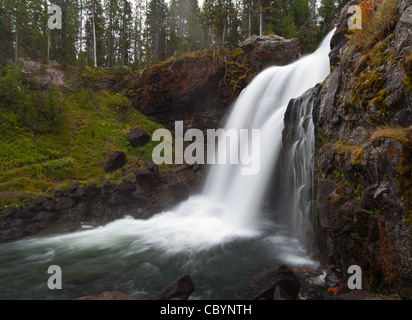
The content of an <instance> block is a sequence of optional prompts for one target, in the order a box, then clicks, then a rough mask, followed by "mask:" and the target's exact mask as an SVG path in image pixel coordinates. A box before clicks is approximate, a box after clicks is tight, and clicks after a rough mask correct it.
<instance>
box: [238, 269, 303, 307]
mask: <svg viewBox="0 0 412 320" xmlns="http://www.w3.org/2000/svg"><path fill="white" fill-rule="evenodd" d="M300 287H301V282H300V280H299V279H298V278H297V277H296V275H295V274H294V273H293V271H292V270H291V269H290V268H289V267H288V266H286V265H280V266H279V267H276V268H272V269H270V270H268V271H264V272H262V273H259V274H258V275H256V276H254V277H253V278H252V280H251V282H250V284H249V286H248V287H247V289H246V291H245V295H244V299H245V300H274V299H275V300H296V299H297V297H298V294H299V290H300Z"/></svg>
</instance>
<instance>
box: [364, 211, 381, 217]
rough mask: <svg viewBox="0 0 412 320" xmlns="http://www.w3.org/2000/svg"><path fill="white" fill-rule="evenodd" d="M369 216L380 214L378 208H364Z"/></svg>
mask: <svg viewBox="0 0 412 320" xmlns="http://www.w3.org/2000/svg"><path fill="white" fill-rule="evenodd" d="M364 211H365V212H366V213H367V214H368V215H369V216H370V217H373V216H380V215H382V211H380V210H364Z"/></svg>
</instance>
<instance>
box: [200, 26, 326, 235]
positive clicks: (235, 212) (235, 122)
mask: <svg viewBox="0 0 412 320" xmlns="http://www.w3.org/2000/svg"><path fill="white" fill-rule="evenodd" d="M332 35H333V32H331V33H330V34H329V35H328V36H327V37H326V38H325V40H324V41H323V43H322V44H321V46H320V48H319V49H318V50H317V51H316V52H314V53H313V54H311V55H308V56H306V57H304V58H302V59H300V60H298V61H296V62H295V63H293V64H290V65H287V66H284V67H272V68H269V69H267V70H265V71H263V72H262V73H261V74H259V75H258V76H257V77H256V78H255V79H254V81H253V82H252V83H251V84H250V85H249V86H248V87H247V88H246V89H245V90H244V92H243V93H242V94H241V96H240V97H239V99H238V101H237V102H236V104H235V106H234V108H233V111H232V113H231V115H230V117H229V119H228V122H227V124H226V127H225V129H226V131H227V130H229V129H236V130H240V129H249V130H252V129H260V130H261V153H260V155H259V159H257V160H260V164H261V165H260V172H259V173H258V174H257V175H255V176H246V175H242V173H241V169H242V167H241V166H240V165H238V166H235V167H233V165H230V164H227V165H216V166H214V167H212V169H211V172H210V173H209V175H208V178H207V181H206V185H205V191H204V195H205V197H207V198H208V199H209V200H210V201H213V202H215V203H219V204H222V205H223V206H224V207H225V212H226V215H225V218H226V219H228V220H229V221H230V224H231V225H237V226H239V227H242V228H250V227H251V226H253V225H256V216H257V214H258V212H259V207H260V206H261V203H262V198H263V196H264V194H265V190H266V188H267V184H268V182H269V179H270V177H271V173H272V171H273V169H274V168H275V166H276V162H277V161H278V157H279V153H280V150H281V148H282V131H283V128H284V114H285V111H286V108H287V105H288V103H289V101H290V100H291V99H294V98H297V97H299V96H300V95H302V94H303V93H304V92H305V91H307V90H308V89H310V88H312V87H314V86H315V85H316V84H318V83H320V82H322V81H323V80H324V79H325V78H326V76H327V75H328V74H329V72H330V67H329V52H330V40H331V38H332ZM254 160H256V159H254Z"/></svg>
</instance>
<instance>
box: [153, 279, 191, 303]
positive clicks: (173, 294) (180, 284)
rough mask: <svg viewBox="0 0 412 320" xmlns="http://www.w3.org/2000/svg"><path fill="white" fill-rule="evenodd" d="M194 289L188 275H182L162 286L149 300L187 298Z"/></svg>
mask: <svg viewBox="0 0 412 320" xmlns="http://www.w3.org/2000/svg"><path fill="white" fill-rule="evenodd" d="M194 290H195V286H194V284H193V282H192V278H191V277H190V275H187V274H186V275H183V276H181V277H179V278H178V279H176V280H175V281H173V282H172V283H170V284H169V285H167V286H166V287H164V288H163V290H162V291H161V292H160V293H159V294H157V295H155V296H153V297H151V298H150V300H187V299H189V297H190V295H191V294H192V293H193V291H194Z"/></svg>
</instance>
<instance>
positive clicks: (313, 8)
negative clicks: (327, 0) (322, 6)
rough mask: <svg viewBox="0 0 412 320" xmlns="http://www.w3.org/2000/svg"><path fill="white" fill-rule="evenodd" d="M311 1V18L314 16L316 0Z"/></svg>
mask: <svg viewBox="0 0 412 320" xmlns="http://www.w3.org/2000/svg"><path fill="white" fill-rule="evenodd" d="M311 1H312V18H314V17H315V16H316V0H311Z"/></svg>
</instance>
